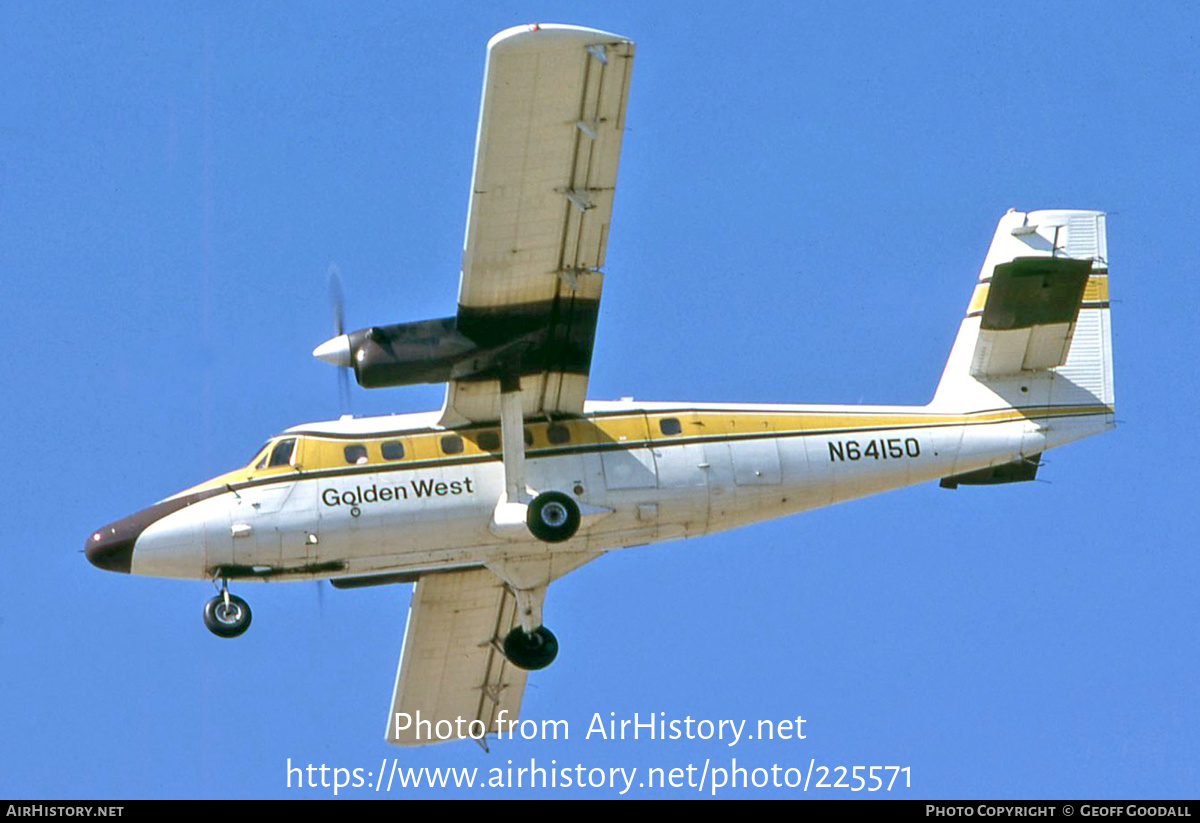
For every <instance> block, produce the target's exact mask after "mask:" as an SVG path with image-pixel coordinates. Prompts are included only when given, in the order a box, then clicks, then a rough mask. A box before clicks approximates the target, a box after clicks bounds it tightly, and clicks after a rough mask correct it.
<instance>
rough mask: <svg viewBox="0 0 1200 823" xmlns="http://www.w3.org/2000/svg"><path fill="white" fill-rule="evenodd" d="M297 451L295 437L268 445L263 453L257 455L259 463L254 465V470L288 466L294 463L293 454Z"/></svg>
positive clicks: (263, 449)
mask: <svg viewBox="0 0 1200 823" xmlns="http://www.w3.org/2000/svg"><path fill="white" fill-rule="evenodd" d="M295 450H296V438H294V437H289V438H287V439H286V440H277V441H275V442H274V443H267V444H266V445H265V446H264V447H263V448H262V451H260V452H259V453H258V454H256V455H255V458H256V460H257V462H255V463H254V464H253V465H254V468H256V469H264V468H266V469H272V468H275V467H276V466H287V465H289V464H290V463H291V462H292V453H293V452H294V451H295Z"/></svg>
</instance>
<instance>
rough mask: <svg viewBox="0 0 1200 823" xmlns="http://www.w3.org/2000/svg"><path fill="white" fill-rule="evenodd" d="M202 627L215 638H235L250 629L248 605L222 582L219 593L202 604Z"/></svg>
mask: <svg viewBox="0 0 1200 823" xmlns="http://www.w3.org/2000/svg"><path fill="white" fill-rule="evenodd" d="M204 625H205V626H207V627H208V630H209V631H210V632H212V633H213V634H215V635H216V636H217V637H237V636H238V635H240V634H242V633H243V632H245V631H246V629H248V628H250V604H248V603H247V602H246V601H245V600H243V599H242V598H240V597H238V596H237V595H236V594H230V593H229V589H228V587H227V586H226V585H225V581H224V580H222V581H221V591H220V593H219V594H218V595H217V596H216V597H214V598H213V599H211V600H209V601H208V602H207V603H205V604H204Z"/></svg>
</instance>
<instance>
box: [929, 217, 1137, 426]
mask: <svg viewBox="0 0 1200 823" xmlns="http://www.w3.org/2000/svg"><path fill="white" fill-rule="evenodd" d="M1113 403H1114V397H1113V374H1112V342H1111V330H1110V325H1109V304H1108V248H1107V237H1106V234H1105V215H1104V214H1103V213H1102V212H1096V211H1072V210H1046V211H1032V212H1019V211H1010V212H1009V213H1008V214H1006V215H1004V217H1003V218H1002V219H1001V220H1000V225H999V226H997V228H996V234H995V236H994V237H993V238H992V244H991V246H990V247H989V248H988V252H987V256H986V258H985V259H984V263H983V268H982V270H981V271H980V273H979V281H978V283H977V284H976V286H975V290H974V292H973V294H972V296H971V301H970V304H969V305H968V307H967V313H966V317H965V318H964V319H963V321H962V325H961V326H960V328H959V332H958V337H957V339H956V340H955V343H954V348H953V349H952V350H951V352H950V359H949V361H948V362H947V364H946V370H945V372H944V373H943V374H942V379H941V382H940V383H939V384H938V387H937V391H936V393H935V394H934V398H933V401H932V403H931V406H932V407H936V408H938V409H945V410H946V411H956V412H971V411H983V410H990V409H1002V408H1007V407H1019V408H1046V407H1056V408H1061V409H1067V408H1070V407H1079V408H1081V409H1088V410H1090V412H1092V413H1095V412H1096V411H1101V410H1104V409H1107V415H1106V416H1104V418H1103V420H1104V422H1103V426H1102V428H1109V427H1111V425H1112V407H1113Z"/></svg>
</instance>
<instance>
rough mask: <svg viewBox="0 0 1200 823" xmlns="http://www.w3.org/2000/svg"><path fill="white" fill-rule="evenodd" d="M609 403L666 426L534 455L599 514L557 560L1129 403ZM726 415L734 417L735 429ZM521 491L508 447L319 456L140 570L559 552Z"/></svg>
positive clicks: (767, 506) (1045, 433)
mask: <svg viewBox="0 0 1200 823" xmlns="http://www.w3.org/2000/svg"><path fill="white" fill-rule="evenodd" d="M593 408H594V407H593ZM604 408H605V409H606V410H605V411H604V412H602V413H600V414H608V415H612V414H616V413H618V412H614V411H612V409H617V408H619V409H620V411H619V413H620V414H622V415H624V416H626V417H628V416H630V415H635V416H636V415H644V416H645V418H646V419H648V420H649V421H650V423H651V425H650V426H648V427H646V428H645V429H644V430H646V431H651V432H653V436H650V437H646V438H645V439H642V440H611V441H607V442H593V443H578V444H575V445H566V446H564V447H562V448H559V449H557V450H554V451H553V453H551V454H545V455H542V454H539V453H538V451H537V450H531V451H530V453H529V455H528V458H527V482H528V485H529V487H530V489H531V490H533V491H545V490H558V491H562V492H565V493H567V494H570V495H572V496H573V497H574V498H575V499H576V500H577V501H578V502H579V504H580V505H581V507H583V508H584V509H585V511H590V512H594V514H592V515H590V516H588V515H585V517H584V525H583V526H582V527H581V528H580V530H579V532H578V534H576V536H575V537H573V538H572V539H570V540H569V541H567V542H565V543H562V544H556V545H554V547H553V550H554V551H555V552H580V553H597V552H602V551H605V550H608V549H613V548H620V547H625V546H631V545H640V544H645V543H653V542H657V541H663V540H673V539H677V538H682V537H693V536H696V535H701V534H707V533H710V532H715V531H720V530H723V529H729V528H732V527H734V526H740V525H744V524H747V523H751V522H755V521H759V520H766V519H770V518H773V517H778V516H781V515H785V514H790V513H794V512H800V511H804V510H807V509H812V508H816V507H819V506H825V505H829V504H831V503H837V502H840V501H843V500H849V499H852V498H855V497H861V496H863V495H867V494H873V493H875V492H880V491H885V490H888V489H894V488H899V487H902V486H907V485H911V484H914V483H920V482H924V481H928V480H935V479H938V478H942V477H947V476H951V475H958V474H963V473H965V472H970V471H974V470H978V469H982V468H986V467H988V466H995V465H999V464H1004V463H1009V462H1012V461H1015V460H1018V459H1021V458H1022V457H1030V456H1034V455H1038V454H1040V453H1041V452H1042V451H1044V450H1045V449H1047V448H1051V447H1053V446H1057V445H1061V444H1063V443H1066V442H1070V441H1072V440H1076V439H1079V438H1081V437H1085V436H1088V435H1090V434H1096V433H1099V432H1101V431H1104V430H1106V429H1108V428H1111V426H1112V413H1111V409H1105V408H1103V407H1096V406H1091V407H1042V408H1037V409H1035V408H1027V409H1012V408H1009V409H997V410H994V411H982V412H974V413H970V414H957V415H955V414H943V413H937V412H933V411H931V410H930V407H880V406H874V407H830V406H714V405H705V406H696V405H689V404H649V405H647V404H639V405H638V406H637V407H633V406H632V405H618V404H607V405H606V406H605V407H604ZM589 411H592V410H589ZM596 417H597V416H596V415H594V416H592V417H590V418H585V419H584V420H583V421H581V425H586V424H587V421H588V420H589V419H596ZM664 417H668V418H671V419H678V420H683V421H684V422H683V426H684V430H683V431H682V432H680V433H679V434H677V435H663V434H661V433H660V432H659V431H658V430H657V429H656V428H654V426H656V425H658V424H657V421H660V420H662V419H663V418H664ZM402 420H403V418H374V419H363V420H355V421H348V422H347V421H339V422H341V423H345V425H344V426H343V427H342V428H341V429H339V428H338V427H337V426H338V424H336V423H331V424H314V425H313V426H307V427H297V429H298V430H303V431H305V432H308V435H307V436H309V437H312V438H317V439H320V438H322V437H329V438H332V437H338V438H340V440H339V441H338V442H339V444H340V443H341V442H348V441H350V440H355V439H363V440H368V441H369V440H370V439H371V437H372V432H373V429H372V424H373V421H375V423H374V425H375V427H376V428H377V429H378V430H379V431H380V432H387V434H386V436H389V437H394V436H397V431H398V429H397V423H398V422H401V421H402ZM725 420H728V421H730V423H729V425H727V426H724V427H722V426H721V425H719V424H720V423H721V421H725ZM320 425H325V426H326V427H327V429H326V430H322V429H321V428H320ZM350 427H353V428H350ZM756 427H758V428H759V431H754V429H755V428H756ZM400 431H402V430H400ZM423 431H426V432H427V431H428V429H423ZM374 436H375V437H376V438H378V437H382V436H385V435H383V434H375V435H374ZM503 491H504V469H503V462H502V460H501V459H500V457H499V456H498V455H497V454H488V455H477V456H474V457H461V456H460V457H459V458H457V459H454V458H450V457H446V458H441V459H435V460H424V461H417V462H413V463H409V464H406V463H403V462H400V463H395V464H392V465H364V466H361V467H352V466H348V467H347V466H344V467H340V468H338V469H311V468H307V467H305V466H303V465H301V466H300V467H298V468H295V469H292V470H289V471H288V472H287V473H286V474H283V475H279V476H277V477H274V478H262V479H259V480H256V481H252V482H242V483H230V484H228V485H227V486H224V487H221V488H217V489H210V490H209V491H208V495H209V496H207V497H206V498H204V499H201V500H198V501H197V502H195V503H193V504H191V505H188V506H186V507H184V508H182V509H180V510H178V511H175V512H172V513H170V514H167V515H166V516H165V517H162V518H161V519H158V520H156V521H155V522H153V523H151V524H150V525H148V526H147V527H146V528H145V529H144V531H142V533H141V534H140V535H139V536H138V537H137V541H136V544H135V546H134V551H133V559H132V568H131V571H132V572H133V573H135V574H148V575H158V576H169V577H192V578H209V577H214V576H218V575H219V574H220V572H219V570H222V569H223V570H230V569H233V570H240V573H239V576H245V577H312V576H320V577H330V576H332V577H339V576H355V575H370V574H375V573H383V572H390V571H406V570H411V571H416V572H419V571H429V570H434V569H438V568H448V567H449V568H453V567H462V566H473V565H482V564H484V563H486V562H488V561H490V560H493V559H495V558H496V557H498V556H524V555H532V554H537V553H539V552H546V551H548V550H549V548H548V546H547V544H545V543H542V542H540V541H538V540H537V539H535V538H533V537H532V536H531V535H528V534H524V535H523V536H521V537H519V538H517V539H514V538H513V537H512V535H504V536H498V534H497V533H496V532H495V531H494V529H493V528H492V513H493V511H494V509H495V508H496V505H497V501H498V500H499V499H500V498H501V495H502V493H503Z"/></svg>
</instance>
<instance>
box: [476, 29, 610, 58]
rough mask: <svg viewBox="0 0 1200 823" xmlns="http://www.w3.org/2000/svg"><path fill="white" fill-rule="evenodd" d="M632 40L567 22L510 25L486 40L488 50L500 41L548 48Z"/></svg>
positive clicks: (514, 44) (506, 45)
mask: <svg viewBox="0 0 1200 823" xmlns="http://www.w3.org/2000/svg"><path fill="white" fill-rule="evenodd" d="M598 40H599V41H605V42H620V43H633V41H632V40H630V39H629V38H628V37H624V36H622V35H620V34H614V33H613V32H610V31H602V30H601V29H592V28H588V27H587V26H575V25H571V24H568V23H523V24H522V25H519V26H511V27H509V28H507V29H504V30H503V31H500V32H497V33H496V34H494V35H492V39H490V40H488V44H487V48H488V52H489V53H490V52H492V51H493V50H495V49H496V48H498V47H499V46H501V44H503V45H504V46H505V47H506V48H513V49H519V48H522V47H527V48H541V49H545V48H547V47H548V46H549V45H550V44H551V43H552V42H554V43H555V44H556V45H561V46H563V47H572V46H576V45H579V46H588V45H592V44H593V43H595V42H596V41H598Z"/></svg>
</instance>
